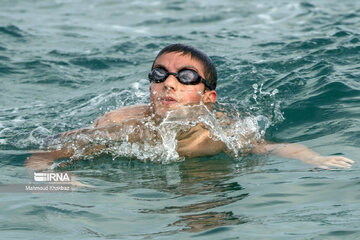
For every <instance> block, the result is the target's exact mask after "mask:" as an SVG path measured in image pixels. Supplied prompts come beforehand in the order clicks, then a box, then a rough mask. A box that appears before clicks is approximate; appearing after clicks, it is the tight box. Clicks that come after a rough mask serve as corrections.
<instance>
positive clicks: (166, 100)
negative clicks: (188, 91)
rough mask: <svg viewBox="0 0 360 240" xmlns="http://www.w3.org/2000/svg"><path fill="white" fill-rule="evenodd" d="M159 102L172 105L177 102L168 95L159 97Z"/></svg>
mask: <svg viewBox="0 0 360 240" xmlns="http://www.w3.org/2000/svg"><path fill="white" fill-rule="evenodd" d="M160 102H161V103H162V104H164V105H172V104H175V103H177V101H176V99H175V98H172V97H169V96H164V97H161V98H160Z"/></svg>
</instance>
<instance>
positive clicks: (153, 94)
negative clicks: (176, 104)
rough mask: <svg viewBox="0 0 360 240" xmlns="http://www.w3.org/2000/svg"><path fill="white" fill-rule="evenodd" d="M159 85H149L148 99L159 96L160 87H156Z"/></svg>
mask: <svg viewBox="0 0 360 240" xmlns="http://www.w3.org/2000/svg"><path fill="white" fill-rule="evenodd" d="M158 85H159V84H151V85H150V97H151V98H154V97H156V96H158V95H159V94H160V89H161V87H160V86H158Z"/></svg>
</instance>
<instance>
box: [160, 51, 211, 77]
mask: <svg viewBox="0 0 360 240" xmlns="http://www.w3.org/2000/svg"><path fill="white" fill-rule="evenodd" d="M159 65H160V66H164V67H166V69H167V70H168V71H170V72H173V71H175V72H177V71H179V70H181V69H183V68H189V69H193V70H195V71H196V72H198V73H199V74H200V75H202V77H204V66H203V64H202V63H201V62H200V61H199V60H197V59H195V58H193V57H191V55H190V54H186V55H184V54H183V53H181V52H170V53H164V54H162V55H160V56H159V57H158V58H157V59H156V60H155V62H154V67H156V66H159Z"/></svg>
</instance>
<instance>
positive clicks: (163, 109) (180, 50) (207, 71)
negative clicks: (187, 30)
mask: <svg viewBox="0 0 360 240" xmlns="http://www.w3.org/2000/svg"><path fill="white" fill-rule="evenodd" d="M154 69H156V70H155V72H154V71H152V73H151V74H150V76H149V77H150V81H151V85H150V103H151V106H152V109H153V112H154V113H155V114H157V115H161V116H164V115H165V114H166V113H167V112H168V111H170V110H176V109H179V108H181V107H183V106H188V105H198V104H200V103H201V102H202V103H205V104H206V103H215V102H216V92H215V90H214V89H215V87H216V80H217V74H216V69H215V67H214V64H213V62H212V61H211V59H210V58H209V57H208V56H207V55H206V54H204V53H202V52H201V51H199V50H197V49H195V48H193V47H190V46H186V45H182V44H173V45H170V46H167V47H165V48H164V49H162V50H161V51H160V52H159V54H158V55H157V56H156V58H155V61H154V63H153V65H152V70H154ZM169 73H170V74H169Z"/></svg>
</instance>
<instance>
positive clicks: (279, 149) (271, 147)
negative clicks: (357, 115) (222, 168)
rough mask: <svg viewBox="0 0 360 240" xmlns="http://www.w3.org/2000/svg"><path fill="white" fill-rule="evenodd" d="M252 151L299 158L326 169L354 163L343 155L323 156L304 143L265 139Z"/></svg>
mask: <svg viewBox="0 0 360 240" xmlns="http://www.w3.org/2000/svg"><path fill="white" fill-rule="evenodd" d="M251 153H255V154H271V155H276V156H279V157H284V158H292V159H298V160H301V161H302V162H304V163H307V164H311V165H315V166H316V167H320V168H324V169H329V168H330V167H338V168H350V167H351V163H354V161H353V160H351V159H348V158H345V157H341V156H321V155H320V154H318V153H316V152H314V151H312V150H310V149H308V148H307V147H305V146H304V145H301V144H297V143H270V142H267V141H263V142H262V143H258V144H255V145H254V147H253V148H252V149H251Z"/></svg>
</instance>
